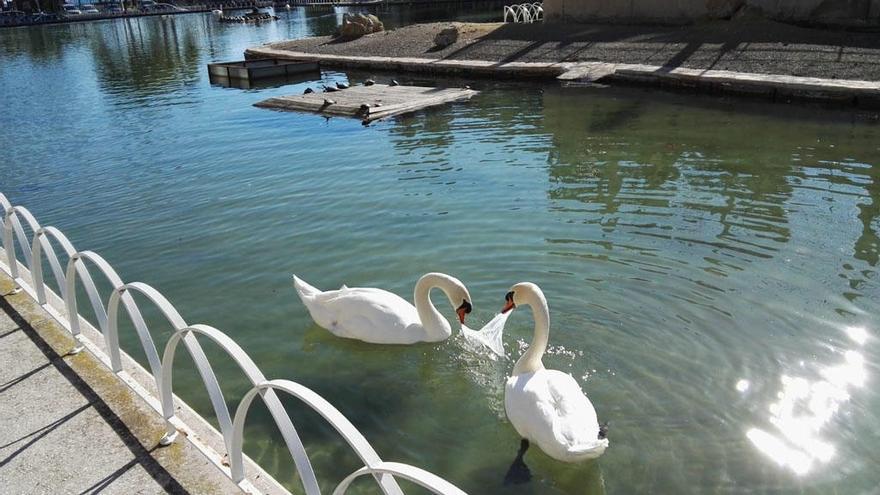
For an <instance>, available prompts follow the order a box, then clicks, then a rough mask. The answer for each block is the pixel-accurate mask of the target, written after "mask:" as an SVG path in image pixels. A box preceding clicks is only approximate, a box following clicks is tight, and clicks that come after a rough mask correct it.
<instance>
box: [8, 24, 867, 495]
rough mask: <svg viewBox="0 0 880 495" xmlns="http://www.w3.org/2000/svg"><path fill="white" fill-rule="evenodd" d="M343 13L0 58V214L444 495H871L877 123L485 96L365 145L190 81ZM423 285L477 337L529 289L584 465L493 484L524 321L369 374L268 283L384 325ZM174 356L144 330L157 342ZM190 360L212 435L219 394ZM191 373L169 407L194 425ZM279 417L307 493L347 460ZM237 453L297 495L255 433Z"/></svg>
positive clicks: (365, 359)
mask: <svg viewBox="0 0 880 495" xmlns="http://www.w3.org/2000/svg"><path fill="white" fill-rule="evenodd" d="M468 12H469V14H468V15H470V16H472V17H473V18H494V17H497V16H495V14H492V13H490V14H487V15H484V14H485V12H483V11H476V10H475V11H468ZM491 12H495V11H494V10H493V11H491ZM380 15H381V14H380ZM446 15H451V14H449V13H448V12H447V11H442V12H439V13H438V12H434V13H431V14H430V15H428V14H425V16H423V17H425V18H438V17H444V16H446ZM340 16H341V10H340V11H333V10H324V11H320V10H310V11H305V10H294V11H292V12H290V13H283V14H281V17H282V18H281V20H279V21H278V22H276V23H273V24H269V25H264V26H259V27H257V26H243V25H220V24H218V23H217V22H216V21H214V20H213V19H212V18H211V17H210V15H201V14H198V15H197V14H193V15H184V16H174V17H152V18H141V19H127V20H118V21H106V22H92V23H77V24H68V25H59V26H45V27H37V28H23V29H4V30H0V88H2V92H0V109H2V112H0V129H2V133H0V154H2V160H0V177H2V182H0V184H2V185H0V191H2V192H4V193H5V194H6V195H7V196H8V197H9V198H10V199H11V200H12V201H13V202H14V203H16V204H21V205H25V206H27V207H28V208H29V209H31V211H33V212H34V214H35V215H36V216H37V218H38V219H39V220H40V221H41V222H42V223H43V224H44V225H55V226H57V227H59V228H61V229H62V230H63V231H64V232H66V233H67V234H68V236H69V237H70V238H71V240H72V241H73V242H74V244H75V245H76V246H77V248H78V249H92V250H95V251H97V252H99V253H101V254H103V255H104V256H105V257H106V258H107V259H108V260H109V261H110V263H111V264H113V265H114V266H115V267H116V268H117V270H118V271H119V272H120V274H121V275H122V277H123V278H124V279H125V280H128V281H135V280H138V281H143V282H146V283H149V284H151V285H153V286H155V287H157V288H158V289H159V290H160V291H162V292H163V293H164V294H165V295H166V296H167V297H168V298H169V299H170V300H171V301H172V302H173V303H174V304H175V305H176V306H177V308H178V309H179V310H180V311H181V313H182V314H183V316H184V317H185V318H186V319H187V321H188V322H189V323H198V322H202V323H206V324H210V325H213V326H216V327H218V328H220V329H221V330H223V331H225V332H227V333H228V334H229V335H231V336H232V337H233V338H234V339H235V340H236V341H237V342H239V343H240V344H241V345H242V347H243V348H244V349H245V350H246V351H247V352H248V353H249V354H250V355H251V356H252V357H253V358H254V360H255V361H256V363H257V364H258V365H259V366H260V367H261V368H262V370H263V371H264V372H265V374H266V375H267V376H268V377H276V378H289V379H293V380H296V381H298V382H300V383H303V384H305V385H307V386H309V387H311V388H313V389H314V390H316V391H317V392H319V393H320V394H321V395H323V396H324V397H325V398H327V399H328V400H329V401H330V402H332V403H333V404H334V405H336V406H337V407H338V408H339V409H340V410H341V411H342V412H343V413H344V414H346V415H347V416H348V417H349V418H350V419H351V420H352V421H353V422H354V424H355V425H357V426H358V427H359V428H360V429H361V431H363V433H364V434H365V436H366V437H367V438H368V439H369V440H370V441H371V442H372V443H373V445H374V446H375V448H376V449H377V451H378V452H379V453H380V455H381V456H382V457H383V458H384V459H386V460H393V461H401V462H407V463H411V464H414V465H416V466H420V467H423V468H425V469H428V470H430V471H433V472H435V473H437V474H439V475H441V476H443V477H445V478H447V479H449V480H450V481H452V482H453V483H455V484H457V485H458V486H459V487H461V488H462V489H464V490H466V491H468V492H469V493H472V494H475V495H477V494H500V493H504V494H578V495H581V494H590V495H593V494H603V493H607V494H626V495H629V494H635V493H658V494H686V493H694V494H704V493H811V494H812V493H815V494H827V493H837V494H864V493H878V492H880V491H878V486H880V470H878V469H877V466H878V465H880V453H878V452H880V451H878V446H880V388H878V386H877V383H878V381H877V380H878V377H880V369H878V362H880V342H878V330H880V317H878V310H880V304H878V296H880V290H878V258H880V240H878V232H880V126H878V125H877V124H872V123H871V122H870V121H866V120H864V119H862V118H861V117H859V116H856V115H855V114H852V113H849V112H848V111H845V110H829V109H821V108H818V107H812V106H794V105H782V104H776V105H774V104H769V103H767V102H763V101H751V100H739V99H719V98H709V97H694V96H687V95H682V94H666V93H662V92H658V91H653V90H644V89H615V88H606V89H601V88H561V87H559V85H557V84H555V83H548V84H546V85H537V84H501V83H494V82H491V81H486V80H482V81H469V82H470V83H471V84H472V85H473V86H474V87H475V88H476V89H480V90H482V93H481V94H480V95H479V96H477V97H476V98H474V99H473V100H471V101H470V102H466V103H456V104H453V105H448V106H444V107H440V108H437V109H433V110H429V111H423V112H418V113H416V114H414V115H411V116H405V117H400V118H395V119H391V120H387V121H383V122H379V123H376V124H373V125H371V126H369V127H364V126H362V125H361V123H360V122H359V121H357V120H353V119H352V120H348V119H342V118H333V119H324V118H323V117H320V116H315V115H310V114H299V113H281V112H274V111H269V110H263V109H258V108H255V107H253V106H252V104H253V103H255V102H258V101H260V100H262V99H265V98H267V97H270V96H275V95H284V94H291V93H300V92H302V91H303V90H304V89H305V87H307V86H312V87H316V85H317V84H318V83H317V82H315V81H310V82H303V83H298V84H291V85H286V86H282V87H271V88H265V89H256V90H240V89H229V88H223V87H219V86H212V85H211V84H210V83H209V81H208V78H207V74H206V68H205V64H206V63H209V62H213V61H224V60H234V59H239V58H241V54H242V52H243V50H244V49H245V48H247V47H249V46H253V45H257V44H260V43H263V42H266V41H274V40H279V39H283V38H289V37H298V36H307V35H312V34H325V33H328V32H330V31H332V30H333V27H334V26H335V24H336V22H337V20H338V17H340ZM385 16H386V18H387V19H389V24H391V25H399V24H404V23H406V22H410V21H411V20H412V19H422V17H420V16H419V15H416V14H413V13H412V12H409V11H395V12H391V13H385ZM369 75H371V74H367V73H351V74H346V73H342V72H333V71H325V72H324V73H323V76H322V77H323V81H324V82H326V83H332V82H333V81H344V80H351V81H355V82H357V81H361V80H363V79H364V78H365V77H367V76H369ZM373 76H374V77H376V78H377V79H380V80H383V79H388V78H390V77H396V78H397V79H399V80H401V81H402V82H407V83H415V84H441V85H442V84H462V82H461V81H443V80H439V81H425V80H420V79H419V78H415V77H413V76H411V75H406V74H373ZM433 270H438V271H444V272H448V273H450V274H453V275H455V276H457V277H459V278H460V279H461V280H463V281H464V282H465V283H466V284H468V287H469V289H470V292H471V294H472V295H473V303H474V312H473V313H472V314H471V316H470V319H469V320H468V323H469V325H470V326H471V327H472V328H480V327H481V326H482V324H483V323H485V322H487V321H489V319H491V318H492V316H493V315H494V314H495V313H496V312H497V311H498V310H499V309H500V308H501V306H502V305H503V303H504V294H505V293H506V292H507V289H508V287H510V285H512V284H513V283H515V282H519V281H532V282H535V283H537V284H539V285H540V286H541V287H542V288H543V290H544V292H545V294H546V296H547V298H548V301H549V303H550V308H551V319H552V329H551V335H550V341H551V349H550V352H549V354H548V355H547V356H546V357H545V358H544V363H545V364H546V365H547V367H549V368H555V369H560V370H563V371H566V372H569V373H571V374H572V375H573V376H574V377H575V378H576V379H577V380H578V382H579V383H580V384H581V386H582V387H583V388H584V390H585V391H586V392H587V393H588V395H589V396H590V398H591V399H592V401H593V403H594V404H595V406H596V409H597V411H598V414H599V417H600V420H601V421H609V422H610V432H609V438H610V441H611V446H610V448H609V449H608V451H607V452H606V454H605V455H604V456H603V457H601V458H600V459H599V460H598V461H596V462H592V463H587V464H582V465H566V464H561V463H559V462H556V461H553V460H551V459H550V458H548V457H546V456H544V455H543V454H541V453H540V452H539V450H538V449H537V448H533V449H532V450H530V451H529V453H528V454H527V455H526V461H527V462H528V464H529V465H530V467H531V470H532V473H533V475H534V479H533V481H532V482H531V483H529V484H526V485H520V486H510V487H504V486H502V484H501V481H502V478H503V476H504V474H505V471H506V469H507V466H508V465H509V464H510V462H511V461H512V460H513V457H514V455H515V453H516V449H517V447H518V446H519V438H518V437H517V435H516V433H515V432H514V430H513V428H512V427H511V425H510V424H508V423H507V421H506V419H505V416H504V412H503V405H502V404H503V383H504V380H505V377H506V376H507V375H508V374H509V372H510V371H511V369H512V367H513V363H514V360H515V359H516V357H518V356H519V354H520V353H521V352H522V350H523V348H524V347H525V346H526V345H527V343H528V342H529V340H530V338H531V331H532V326H531V325H532V320H531V316H530V313H529V311H528V310H527V309H521V310H518V311H516V312H515V313H514V314H513V315H512V316H511V318H510V319H509V321H508V323H507V328H506V330H505V335H504V339H505V346H506V349H507V354H508V356H509V357H508V358H507V359H504V360H491V359H488V358H486V357H483V356H479V355H475V354H473V353H471V352H468V350H467V346H465V345H464V343H463V342H462V341H461V338H460V337H459V336H457V335H456V336H455V337H454V338H453V339H451V340H450V341H448V342H444V343H441V344H436V345H434V344H431V345H415V346H407V347H388V346H376V345H368V344H363V343H359V342H354V341H347V340H341V339H337V338H334V337H332V336H331V335H329V334H328V333H327V332H325V331H323V330H321V329H320V328H318V327H316V326H315V325H314V324H313V323H312V322H311V320H310V319H309V316H308V313H307V312H306V310H305V308H304V307H303V306H302V304H301V303H300V302H299V300H298V299H297V297H296V294H295V293H294V291H293V288H292V285H291V280H290V274H291V273H297V274H298V275H299V276H301V277H302V278H303V279H305V280H306V281H308V282H310V283H312V284H314V285H316V286H318V287H321V288H325V289H329V288H336V287H338V286H340V285H341V284H343V283H345V284H348V285H350V286H373V287H382V288H386V289H389V290H393V291H395V292H397V293H398V294H400V295H402V296H404V297H406V298H408V299H409V298H410V297H411V294H412V289H413V285H414V283H415V281H416V279H417V278H418V277H419V276H420V275H421V274H423V273H425V272H427V271H433ZM435 298H436V300H437V301H438V302H439V301H440V297H439V296H438V295H437V294H435ZM443 309H444V311H445V314H446V315H447V316H448V317H449V318H450V319H452V318H454V313H453V312H452V310H451V309H450V308H446V307H445V306H444V307H443ZM148 316H149V317H150V321H156V322H158V319H157V318H156V315H155V314H154V313H151V314H148ZM169 333H170V329H169V328H167V327H164V326H161V325H158V324H157V325H156V326H155V327H154V336H155V338H156V340H157V344H159V345H164V342H165V341H166V340H167V338H168V335H169ZM123 340H124V344H125V345H126V347H127V348H128V349H129V350H130V351H131V352H132V353H133V354H134V355H136V356H141V355H142V354H139V353H140V351H138V350H137V340H136V338H135V336H134V334H133V333H132V332H130V331H128V332H126V333H125V334H124V336H123ZM205 345H206V347H207V348H208V350H209V351H210V352H209V357H210V358H211V359H212V362H213V363H214V368H215V370H217V372H218V374H219V375H220V381H221V384H222V385H223V387H224V391H225V392H226V394H227V399H228V400H229V402H230V405H232V406H234V405H235V404H236V403H237V400H238V397H240V396H241V394H242V393H243V391H244V390H245V389H246V388H247V387H246V383H245V380H244V376H243V375H242V374H241V372H239V371H237V370H236V369H235V367H234V366H233V365H232V363H231V361H229V360H228V359H226V358H224V356H223V355H222V354H220V353H219V352H217V349H215V348H213V347H210V345H209V344H207V343H206V344H205ZM189 367H190V365H189V364H187V363H186V362H185V360H182V364H181V368H182V370H183V369H184V368H186V369H185V370H183V371H181V372H177V373H176V374H175V390H176V391H177V392H178V393H179V394H181V395H182V396H183V397H184V398H186V399H187V400H188V401H189V402H190V403H191V404H192V405H194V406H195V407H196V408H197V409H198V410H199V411H201V412H202V413H204V414H205V415H206V416H208V417H211V409H210V403H209V401H208V399H207V394H206V393H205V392H204V390H203V387H202V385H201V383H200V381H199V379H198V377H197V376H195V374H194V373H192V372H191V370H189V369H188V368H189ZM187 371H188V373H187ZM285 403H286V404H287V405H288V406H289V410H291V411H292V412H293V416H294V421H295V422H296V424H298V425H300V431H301V433H302V434H303V436H304V439H305V441H306V443H307V445H308V447H309V449H310V452H311V453H312V455H313V460H314V463H315V466H316V469H317V470H318V472H319V475H320V477H321V479H322V480H323V481H324V482H325V485H324V486H325V489H326V490H327V491H330V490H331V487H332V486H333V485H334V484H335V482H336V481H338V480H340V479H341V478H342V477H343V476H344V475H345V474H347V473H348V472H350V471H351V470H353V469H354V468H355V467H356V465H357V462H356V459H355V458H354V456H353V455H352V454H351V453H350V451H348V450H347V449H346V448H344V447H343V446H342V445H341V444H340V442H339V441H338V438H337V437H335V436H334V435H333V434H332V432H330V431H328V428H327V427H326V426H325V425H323V423H321V421H320V420H319V419H318V418H317V417H316V415H314V414H311V413H308V414H307V413H303V412H302V408H301V407H298V406H297V405H296V404H295V403H294V402H293V401H286V402H285ZM245 435H246V439H247V442H246V450H247V452H249V453H250V454H251V455H252V456H253V457H255V458H256V459H257V460H258V461H259V462H261V463H262V464H263V465H264V466H265V467H266V468H267V469H268V470H269V471H270V472H272V473H273V474H274V475H275V476H276V477H277V478H278V479H280V480H282V481H284V482H285V483H286V484H288V486H289V487H290V488H291V489H294V490H298V488H297V486H296V478H295V475H294V473H293V463H292V461H291V460H290V459H289V456H288V454H287V452H286V450H285V448H284V447H283V444H282V442H281V440H280V438H279V437H278V433H277V430H276V429H275V427H274V425H273V424H272V423H271V421H270V420H269V418H268V414H267V413H266V411H265V410H264V409H262V406H260V407H259V408H255V409H254V410H253V412H252V416H251V417H250V418H249V423H248V426H247V429H246V432H245ZM360 488H361V489H362V491H363V493H373V492H375V489H374V488H373V486H372V485H370V484H369V483H366V482H365V483H363V484H362V485H360Z"/></svg>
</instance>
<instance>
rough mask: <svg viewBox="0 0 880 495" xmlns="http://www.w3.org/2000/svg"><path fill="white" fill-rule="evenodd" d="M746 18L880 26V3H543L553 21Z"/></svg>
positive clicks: (827, 0)
mask: <svg viewBox="0 0 880 495" xmlns="http://www.w3.org/2000/svg"><path fill="white" fill-rule="evenodd" d="M744 14H748V15H759V16H763V17H767V18H770V19H774V20H779V21H785V22H804V23H815V24H832V25H835V24H836V25H880V0H544V15H545V17H546V18H547V19H548V20H564V21H591V20H593V21H595V20H599V21H606V22H607V21H610V22H664V23H690V22H694V21H698V20H705V19H726V18H730V17H731V16H734V17H735V16H739V15H744Z"/></svg>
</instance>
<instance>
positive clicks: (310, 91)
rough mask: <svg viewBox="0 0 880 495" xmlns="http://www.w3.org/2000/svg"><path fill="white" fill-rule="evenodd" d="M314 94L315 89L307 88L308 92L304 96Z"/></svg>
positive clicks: (304, 92)
mask: <svg viewBox="0 0 880 495" xmlns="http://www.w3.org/2000/svg"><path fill="white" fill-rule="evenodd" d="M314 92H315V90H314V89H312V88H306V90H305V91H303V94H304V95H307V94H309V93H314Z"/></svg>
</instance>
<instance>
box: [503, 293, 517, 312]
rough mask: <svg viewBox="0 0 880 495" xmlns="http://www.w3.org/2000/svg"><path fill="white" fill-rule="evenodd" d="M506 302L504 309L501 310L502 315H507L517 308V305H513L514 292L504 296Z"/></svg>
mask: <svg viewBox="0 0 880 495" xmlns="http://www.w3.org/2000/svg"><path fill="white" fill-rule="evenodd" d="M504 301H505V304H504V307H503V308H501V312H502V313H507V312H508V311H510V310H511V309H513V308H515V307H516V304H513V291H510V292H508V293H507V294H506V295H505V296H504Z"/></svg>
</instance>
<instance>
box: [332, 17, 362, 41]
mask: <svg viewBox="0 0 880 495" xmlns="http://www.w3.org/2000/svg"><path fill="white" fill-rule="evenodd" d="M368 33H369V31H367V28H366V26H364V25H363V24H359V23H356V22H349V21H344V20H343V21H342V27H340V28H339V37H340V38H342V39H344V40H353V39H357V38H360V37H361V36H363V35H365V34H368Z"/></svg>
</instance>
